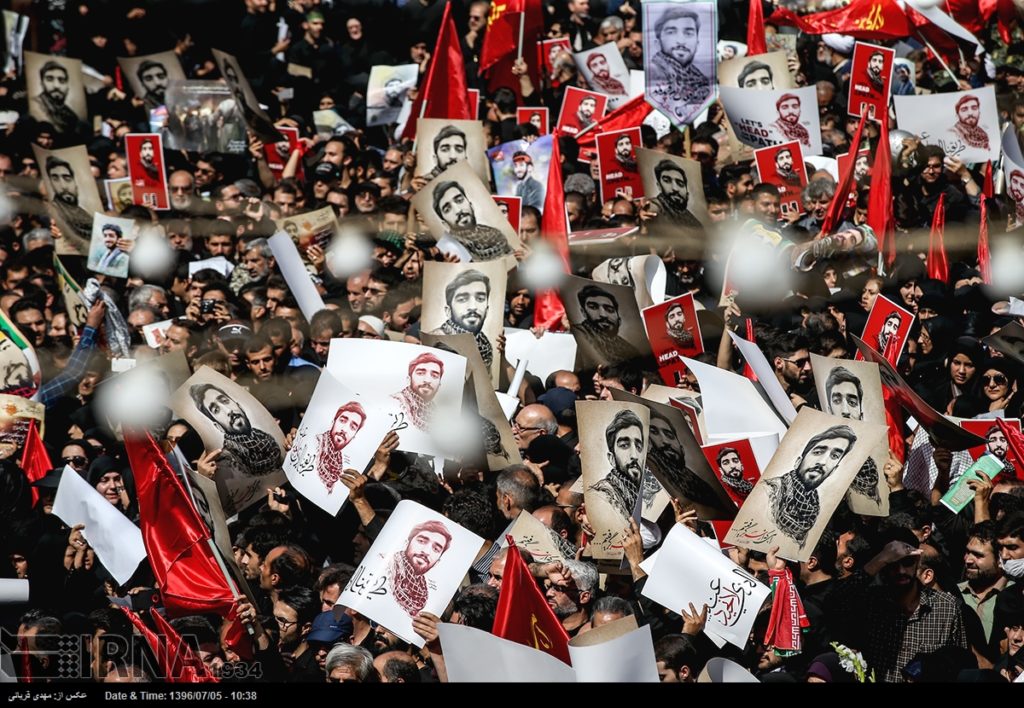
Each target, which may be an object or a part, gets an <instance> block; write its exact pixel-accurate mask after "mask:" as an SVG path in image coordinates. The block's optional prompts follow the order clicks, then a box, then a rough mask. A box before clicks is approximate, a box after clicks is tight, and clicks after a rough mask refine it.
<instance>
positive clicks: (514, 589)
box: [491, 538, 572, 666]
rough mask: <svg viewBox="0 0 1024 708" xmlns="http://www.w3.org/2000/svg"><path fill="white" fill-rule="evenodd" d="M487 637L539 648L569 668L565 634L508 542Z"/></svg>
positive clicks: (514, 548) (516, 549)
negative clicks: (503, 568)
mask: <svg viewBox="0 0 1024 708" xmlns="http://www.w3.org/2000/svg"><path fill="white" fill-rule="evenodd" d="M510 541H511V538H510ZM491 634H493V635H495V636H497V637H501V638H502V639H508V640H510V641H513V642H517V643H519V644H523V645H525V646H528V647H533V648H534V649H539V650H540V651H542V652H545V653H547V654H550V655H551V656H553V657H555V658H556V659H560V660H562V661H564V662H565V663H566V664H569V665H570V666H571V665H572V662H571V661H570V660H569V635H568V634H567V633H566V631H565V628H564V627H562V623H561V621H559V619H558V618H557V617H555V613H554V611H553V610H552V609H551V608H550V607H549V606H548V602H547V600H546V599H545V598H544V595H543V594H542V593H541V591H540V588H538V587H537V582H536V581H535V580H534V579H533V575H531V574H530V569H529V568H527V567H526V563H525V562H524V561H523V557H522V555H520V553H519V549H518V548H517V547H516V545H515V544H514V543H511V542H510V544H509V547H508V555H507V556H506V558H505V575H504V577H503V579H502V581H501V593H500V594H499V595H498V610H497V612H496V613H495V616H494V628H493V630H492V631H491Z"/></svg>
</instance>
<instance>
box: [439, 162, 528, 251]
mask: <svg viewBox="0 0 1024 708" xmlns="http://www.w3.org/2000/svg"><path fill="white" fill-rule="evenodd" d="M433 195H434V199H433V206H434V213H435V214H437V215H438V216H439V217H440V218H441V221H443V222H444V224H445V226H446V228H447V229H448V232H449V233H450V234H451V236H452V238H454V239H455V240H456V241H458V242H459V243H460V244H461V245H462V246H463V247H464V248H465V249H466V250H467V251H469V255H470V256H472V258H473V260H475V261H489V260H494V259H495V258H500V257H501V256H505V255H508V254H510V253H512V248H511V247H510V246H509V245H508V241H507V240H506V239H505V235H504V234H503V233H501V231H499V230H498V229H496V228H494V227H493V226H487V225H486V224H478V223H477V221H476V212H475V211H474V209H473V204H472V202H470V201H469V198H468V197H467V196H466V190H464V189H463V188H462V185H460V184H459V183H458V182H456V181H454V180H445V181H443V182H441V183H440V184H438V185H437V186H435V187H434V192H433Z"/></svg>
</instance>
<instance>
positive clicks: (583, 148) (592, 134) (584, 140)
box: [576, 94, 654, 155]
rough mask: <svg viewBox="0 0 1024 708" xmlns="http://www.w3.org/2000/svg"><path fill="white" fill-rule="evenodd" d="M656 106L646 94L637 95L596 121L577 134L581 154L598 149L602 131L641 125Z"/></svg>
mask: <svg viewBox="0 0 1024 708" xmlns="http://www.w3.org/2000/svg"><path fill="white" fill-rule="evenodd" d="M653 110H654V108H653V107H652V106H651V104H649V103H648V102H647V101H645V100H644V95H643V94H640V95H639V96H635V97H633V98H631V99H629V100H628V101H626V102H625V103H623V104H622V105H621V106H619V107H618V108H616V109H615V110H614V111H612V112H611V113H609V114H607V115H605V116H604V117H603V118H601V119H599V120H597V121H595V122H594V123H592V124H591V125H590V127H589V128H587V129H586V130H584V131H583V132H582V133H580V134H579V135H577V136H576V142H577V144H579V146H580V154H581V155H582V154H583V153H585V152H588V151H589V152H596V151H597V136H598V135H599V134H600V133H611V132H613V131H616V130H623V129H624V128H634V127H636V126H638V125H640V124H641V123H642V122H643V120H644V118H646V117H647V115H648V114H649V113H650V112H651V111H653Z"/></svg>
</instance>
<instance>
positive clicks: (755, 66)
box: [736, 59, 775, 91]
mask: <svg viewBox="0 0 1024 708" xmlns="http://www.w3.org/2000/svg"><path fill="white" fill-rule="evenodd" d="M736 85H737V86H739V87H740V88H745V89H758V90H761V91H773V90H774V89H775V77H774V76H773V75H772V68H771V67H770V66H768V65H767V64H765V63H764V62H763V61H757V60H756V59H755V60H754V61H752V62H749V63H748V64H747V65H746V66H744V67H743V71H741V72H740V74H739V76H737V77H736Z"/></svg>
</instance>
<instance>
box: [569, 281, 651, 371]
mask: <svg viewBox="0 0 1024 708" xmlns="http://www.w3.org/2000/svg"><path fill="white" fill-rule="evenodd" d="M576 299H577V300H578V301H579V303H580V310H581V311H582V313H583V319H582V320H581V321H580V322H578V323H574V324H572V325H571V327H572V331H573V334H578V335H579V336H580V337H581V338H582V339H583V342H584V343H585V344H586V345H587V346H589V347H590V349H591V350H592V351H593V352H594V353H595V354H597V356H598V357H599V358H601V359H604V362H603V363H605V364H617V363H619V362H622V361H626V360H627V359H633V358H635V357H637V356H639V355H640V353H639V352H638V351H637V349H636V347H634V346H633V345H632V344H630V343H629V342H627V341H626V340H625V339H623V338H622V337H620V336H619V325H620V324H621V322H622V319H621V317H620V316H619V302H618V300H616V299H615V296H614V295H612V294H611V293H610V292H608V291H607V290H604V289H603V288H600V287H598V286H596V285H587V286H586V287H584V288H582V289H581V290H580V291H579V293H577V295H576Z"/></svg>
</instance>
